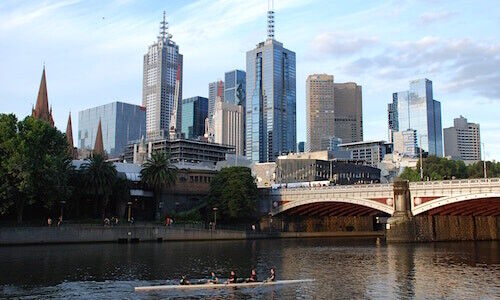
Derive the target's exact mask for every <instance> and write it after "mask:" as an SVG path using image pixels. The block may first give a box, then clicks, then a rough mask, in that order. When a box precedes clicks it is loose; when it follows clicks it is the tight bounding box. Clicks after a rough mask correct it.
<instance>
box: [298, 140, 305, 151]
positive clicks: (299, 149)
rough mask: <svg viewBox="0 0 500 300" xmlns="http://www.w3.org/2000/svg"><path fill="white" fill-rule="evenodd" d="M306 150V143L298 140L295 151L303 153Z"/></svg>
mask: <svg viewBox="0 0 500 300" xmlns="http://www.w3.org/2000/svg"><path fill="white" fill-rule="evenodd" d="M305 151H306V143H305V142H299V144H298V145H297V152H299V153H303V152H305Z"/></svg>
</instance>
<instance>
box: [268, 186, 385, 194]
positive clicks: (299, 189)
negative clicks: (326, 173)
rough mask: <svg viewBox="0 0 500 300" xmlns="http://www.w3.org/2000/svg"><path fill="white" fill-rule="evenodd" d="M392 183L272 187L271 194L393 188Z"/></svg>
mask: <svg viewBox="0 0 500 300" xmlns="http://www.w3.org/2000/svg"><path fill="white" fill-rule="evenodd" d="M392 189H393V185H392V183H374V184H353V185H329V186H310V187H286V188H278V189H272V190H271V194H280V193H282V192H304V191H310V190H332V191H338V192H359V191H365V190H370V191H373V190H381V191H382V190H384V191H386V190H392Z"/></svg>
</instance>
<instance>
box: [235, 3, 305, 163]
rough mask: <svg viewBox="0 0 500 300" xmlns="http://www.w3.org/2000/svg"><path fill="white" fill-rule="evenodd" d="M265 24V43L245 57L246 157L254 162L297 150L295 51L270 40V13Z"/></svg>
mask: <svg viewBox="0 0 500 300" xmlns="http://www.w3.org/2000/svg"><path fill="white" fill-rule="evenodd" d="M271 17H272V20H271ZM268 22H269V24H268V38H267V40H266V41H265V42H261V43H259V44H258V45H257V47H256V48H255V49H253V50H251V51H248V52H247V56H246V92H247V97H246V113H245V114H246V125H245V126H246V156H247V158H248V159H250V160H252V161H254V162H270V161H275V159H276V157H277V156H278V155H281V154H285V153H289V152H295V149H296V147H297V136H296V127H297V126H296V96H295V83H296V82H295V52H293V51H290V50H288V49H286V48H284V47H283V44H282V43H280V42H278V41H276V40H275V39H274V15H273V13H272V11H271V12H269V13H268Z"/></svg>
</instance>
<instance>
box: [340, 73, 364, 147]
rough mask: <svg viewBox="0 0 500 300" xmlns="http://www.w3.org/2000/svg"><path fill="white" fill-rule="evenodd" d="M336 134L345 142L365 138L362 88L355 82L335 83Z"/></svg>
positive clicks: (358, 140)
mask: <svg viewBox="0 0 500 300" xmlns="http://www.w3.org/2000/svg"><path fill="white" fill-rule="evenodd" d="M334 93H335V98H334V100H335V108H334V110H335V136H336V137H338V138H341V139H342V141H343V142H344V143H354V142H360V141H362V140H363V109H362V89H361V86H360V85H357V84H356V83H354V82H347V83H335V84H334Z"/></svg>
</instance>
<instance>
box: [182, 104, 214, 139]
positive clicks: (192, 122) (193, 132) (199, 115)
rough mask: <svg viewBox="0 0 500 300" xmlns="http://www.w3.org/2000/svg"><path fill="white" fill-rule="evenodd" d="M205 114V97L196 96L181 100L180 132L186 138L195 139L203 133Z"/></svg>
mask: <svg viewBox="0 0 500 300" xmlns="http://www.w3.org/2000/svg"><path fill="white" fill-rule="evenodd" d="M207 115H208V99H207V98H204V97H200V96H196V97H191V98H187V99H184V100H182V133H183V134H184V135H185V136H186V138H188V139H197V138H199V137H201V136H203V135H204V134H205V119H206V118H207Z"/></svg>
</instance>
